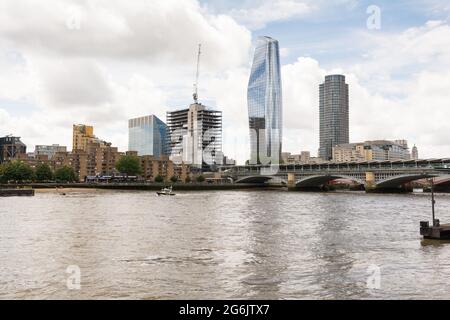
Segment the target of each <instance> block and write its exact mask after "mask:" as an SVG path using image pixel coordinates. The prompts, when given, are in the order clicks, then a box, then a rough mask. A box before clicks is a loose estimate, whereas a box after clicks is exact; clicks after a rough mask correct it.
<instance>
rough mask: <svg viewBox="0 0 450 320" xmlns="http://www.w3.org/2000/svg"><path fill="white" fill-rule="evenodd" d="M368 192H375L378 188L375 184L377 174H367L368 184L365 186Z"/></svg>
mask: <svg viewBox="0 0 450 320" xmlns="http://www.w3.org/2000/svg"><path fill="white" fill-rule="evenodd" d="M364 188H365V189H366V192H368V193H369V192H375V190H376V188H377V186H376V183H375V174H374V173H373V172H366V183H365V184H364Z"/></svg>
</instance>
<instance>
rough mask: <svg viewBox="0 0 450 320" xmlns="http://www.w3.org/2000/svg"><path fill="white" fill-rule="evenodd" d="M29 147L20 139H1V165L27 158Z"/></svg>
mask: <svg viewBox="0 0 450 320" xmlns="http://www.w3.org/2000/svg"><path fill="white" fill-rule="evenodd" d="M26 154H27V146H26V145H25V144H24V143H23V142H22V141H20V137H13V136H6V137H2V138H0V163H3V162H7V161H11V160H15V159H18V158H20V157H22V158H23V157H26Z"/></svg>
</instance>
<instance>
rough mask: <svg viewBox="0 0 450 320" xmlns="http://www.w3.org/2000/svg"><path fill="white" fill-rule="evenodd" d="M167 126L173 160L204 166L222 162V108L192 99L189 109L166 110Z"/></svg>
mask: <svg viewBox="0 0 450 320" xmlns="http://www.w3.org/2000/svg"><path fill="white" fill-rule="evenodd" d="M167 127H168V134H167V136H168V138H167V141H168V143H167V147H168V152H169V155H170V159H171V160H172V161H173V162H175V163H176V164H181V163H185V164H189V165H191V166H193V167H197V168H201V169H203V170H208V169H209V168H210V166H212V165H221V164H222V161H223V153H222V112H221V111H216V110H212V109H210V108H208V107H206V106H204V105H202V104H200V103H194V104H191V105H190V107H189V108H188V109H182V110H177V111H170V112H167Z"/></svg>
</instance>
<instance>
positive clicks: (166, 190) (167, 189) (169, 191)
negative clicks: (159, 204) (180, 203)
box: [156, 186, 175, 196]
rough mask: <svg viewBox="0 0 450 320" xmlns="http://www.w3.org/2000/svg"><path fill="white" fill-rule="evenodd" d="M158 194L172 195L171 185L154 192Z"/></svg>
mask: <svg viewBox="0 0 450 320" xmlns="http://www.w3.org/2000/svg"><path fill="white" fill-rule="evenodd" d="M156 194H157V195H158V196H174V195H175V193H173V191H172V186H170V187H168V188H162V189H161V191H158V192H157V193H156Z"/></svg>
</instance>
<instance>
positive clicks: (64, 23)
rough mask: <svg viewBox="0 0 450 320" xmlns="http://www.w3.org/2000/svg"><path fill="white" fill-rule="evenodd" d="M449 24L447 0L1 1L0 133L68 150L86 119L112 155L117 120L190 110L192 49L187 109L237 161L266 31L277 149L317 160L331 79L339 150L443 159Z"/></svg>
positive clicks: (448, 148)
mask: <svg viewBox="0 0 450 320" xmlns="http://www.w3.org/2000/svg"><path fill="white" fill-rule="evenodd" d="M373 6H376V7H378V8H379V9H380V10H381V11H380V12H381V15H380V17H381V20H380V24H379V27H380V28H376V26H377V23H376V21H377V20H374V19H373V17H374V16H373V13H374V11H373V8H374V7H373ZM368 22H369V23H368ZM449 23H450V4H449V3H448V0H412V1H411V0H408V1H403V0H399V1H388V0H386V1H381V0H380V1H378V0H371V1H358V0H335V1H329V0H326V1H325V0H315V1H313V0H239V1H237V0H231V1H230V0H209V1H207V0H176V1H175V0H133V1H125V0H58V1H50V0H42V1H33V0H0V135H5V134H14V135H17V136H21V137H22V140H23V141H24V142H25V143H26V144H27V145H28V147H29V151H33V150H34V145H35V144H53V143H59V144H62V145H67V146H69V147H71V134H72V132H71V127H72V124H73V123H85V124H91V125H94V126H95V133H96V135H97V136H99V137H100V138H102V139H104V140H108V141H110V142H112V143H113V144H114V145H116V146H118V147H119V148H120V150H122V151H125V150H126V149H127V144H128V142H127V141H128V130H127V119H129V118H131V117H135V116H142V115H148V114H155V115H157V116H158V117H160V118H161V119H162V120H165V113H166V111H167V110H174V109H177V108H181V107H186V106H187V105H188V104H189V103H191V101H192V98H191V97H192V85H193V81H194V74H195V60H196V50H197V49H196V47H197V45H198V43H202V45H203V56H202V64H201V76H200V92H199V95H200V100H201V101H202V102H203V103H204V104H207V105H209V106H212V107H216V108H218V109H220V110H222V111H223V117H224V151H225V153H226V154H227V155H228V156H230V157H233V158H236V159H237V160H238V162H240V163H243V162H244V161H245V160H246V159H247V158H248V149H249V147H248V135H249V133H248V120H247V101H246V86H247V82H248V77H249V72H250V67H251V60H252V54H253V45H254V43H255V40H256V38H257V37H258V36H261V35H268V36H272V37H274V38H276V39H278V40H279V41H280V46H281V55H282V65H283V66H282V81H283V95H284V96H283V104H284V110H283V112H284V146H283V148H284V151H289V152H292V153H299V152H300V151H301V150H309V151H311V152H312V154H313V155H315V154H316V153H317V149H318V129H319V123H318V103H319V101H318V86H319V83H320V82H321V81H323V77H324V76H325V75H326V74H328V73H344V74H345V75H346V76H347V82H348V83H349V84H350V139H351V141H354V142H356V141H363V140H368V139H407V140H408V141H409V143H410V145H412V144H416V145H417V146H418V148H419V152H420V156H421V157H424V158H430V157H450V135H449V134H448V133H450V25H449Z"/></svg>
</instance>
